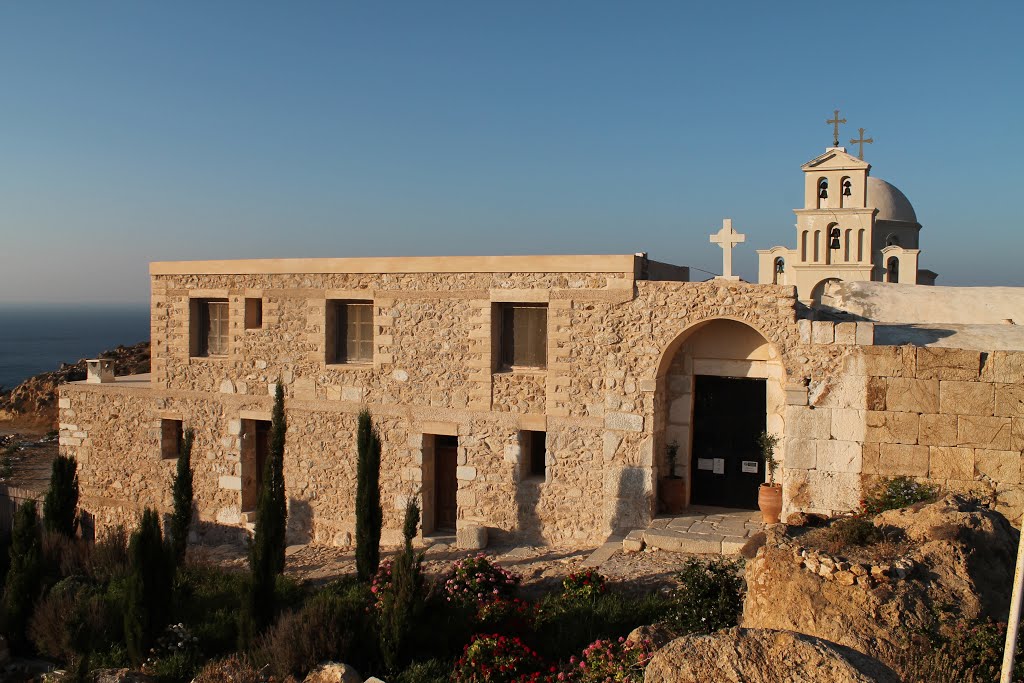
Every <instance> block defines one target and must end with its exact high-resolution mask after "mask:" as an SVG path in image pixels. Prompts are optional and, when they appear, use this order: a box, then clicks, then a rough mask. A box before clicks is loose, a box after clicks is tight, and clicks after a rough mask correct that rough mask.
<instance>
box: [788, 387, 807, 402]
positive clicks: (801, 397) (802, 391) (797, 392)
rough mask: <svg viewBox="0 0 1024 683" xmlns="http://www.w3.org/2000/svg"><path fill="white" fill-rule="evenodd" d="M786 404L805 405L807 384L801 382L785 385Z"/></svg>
mask: <svg viewBox="0 0 1024 683" xmlns="http://www.w3.org/2000/svg"><path fill="white" fill-rule="evenodd" d="M785 392H786V405H787V406H805V405H807V385H805V384H802V383H795V382H794V383H790V384H787V385H786V387H785Z"/></svg>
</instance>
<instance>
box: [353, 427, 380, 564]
mask: <svg viewBox="0 0 1024 683" xmlns="http://www.w3.org/2000/svg"><path fill="white" fill-rule="evenodd" d="M380 448H381V444H380V436H379V435H378V433H377V428H376V427H375V426H374V425H373V419H372V418H371V417H370V411H368V410H365V409H364V410H363V411H362V412H360V413H359V425H358V429H357V431H356V456H357V459H356V572H357V573H358V575H359V579H360V580H361V581H369V580H370V577H372V576H373V575H374V574H375V573H376V572H377V567H378V566H379V565H380V531H381V525H382V524H383V521H384V511H383V510H382V509H381V506H380Z"/></svg>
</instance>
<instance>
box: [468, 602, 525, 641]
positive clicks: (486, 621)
mask: <svg viewBox="0 0 1024 683" xmlns="http://www.w3.org/2000/svg"><path fill="white" fill-rule="evenodd" d="M536 616H537V608H536V607H534V605H533V604H531V603H529V602H526V601H525V600H520V599H519V598H511V599H510V598H498V599H497V600H491V601H490V602H485V603H483V604H481V605H480V607H479V608H478V609H477V612H476V621H477V628H478V629H479V630H482V631H493V632H495V633H504V634H505V635H523V634H526V633H529V632H530V631H532V630H533V625H534V620H535V618H536Z"/></svg>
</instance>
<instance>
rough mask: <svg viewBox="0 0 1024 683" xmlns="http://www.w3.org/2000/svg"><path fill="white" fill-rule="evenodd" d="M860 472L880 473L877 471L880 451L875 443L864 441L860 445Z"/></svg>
mask: <svg viewBox="0 0 1024 683" xmlns="http://www.w3.org/2000/svg"><path fill="white" fill-rule="evenodd" d="M860 453H861V455H860V457H861V472H862V473H863V474H881V472H880V471H879V467H880V466H881V465H880V453H879V448H878V444H877V443H866V444H863V445H862V446H861V449H860Z"/></svg>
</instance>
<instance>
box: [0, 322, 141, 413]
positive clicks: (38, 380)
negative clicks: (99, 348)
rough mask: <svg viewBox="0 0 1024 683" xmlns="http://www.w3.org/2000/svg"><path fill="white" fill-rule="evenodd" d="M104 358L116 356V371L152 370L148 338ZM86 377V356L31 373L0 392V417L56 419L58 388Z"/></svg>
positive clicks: (109, 352) (137, 372) (110, 353)
mask: <svg viewBox="0 0 1024 683" xmlns="http://www.w3.org/2000/svg"><path fill="white" fill-rule="evenodd" d="M100 357H101V358H113V359H114V374H115V375H138V374H142V373H146V372H149V342H140V343H138V344H135V345H133V346H118V347H117V348H116V349H113V350H111V351H104V352H103V353H101V354H100ZM83 379H85V359H82V360H79V361H78V362H77V363H62V364H61V366H60V367H59V368H58V369H56V370H53V371H50V372H44V373H41V374H38V375H35V376H34V377H30V378H28V379H27V380H25V381H24V382H22V383H21V384H19V385H18V386H16V387H15V388H14V389H12V390H11V391H10V392H8V393H6V394H0V418H4V417H8V418H14V417H29V418H35V419H38V420H39V421H41V422H42V421H45V422H48V423H53V425H54V426H56V422H57V388H58V387H59V386H60V385H61V384H65V383H67V382H76V381H78V380H83Z"/></svg>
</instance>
